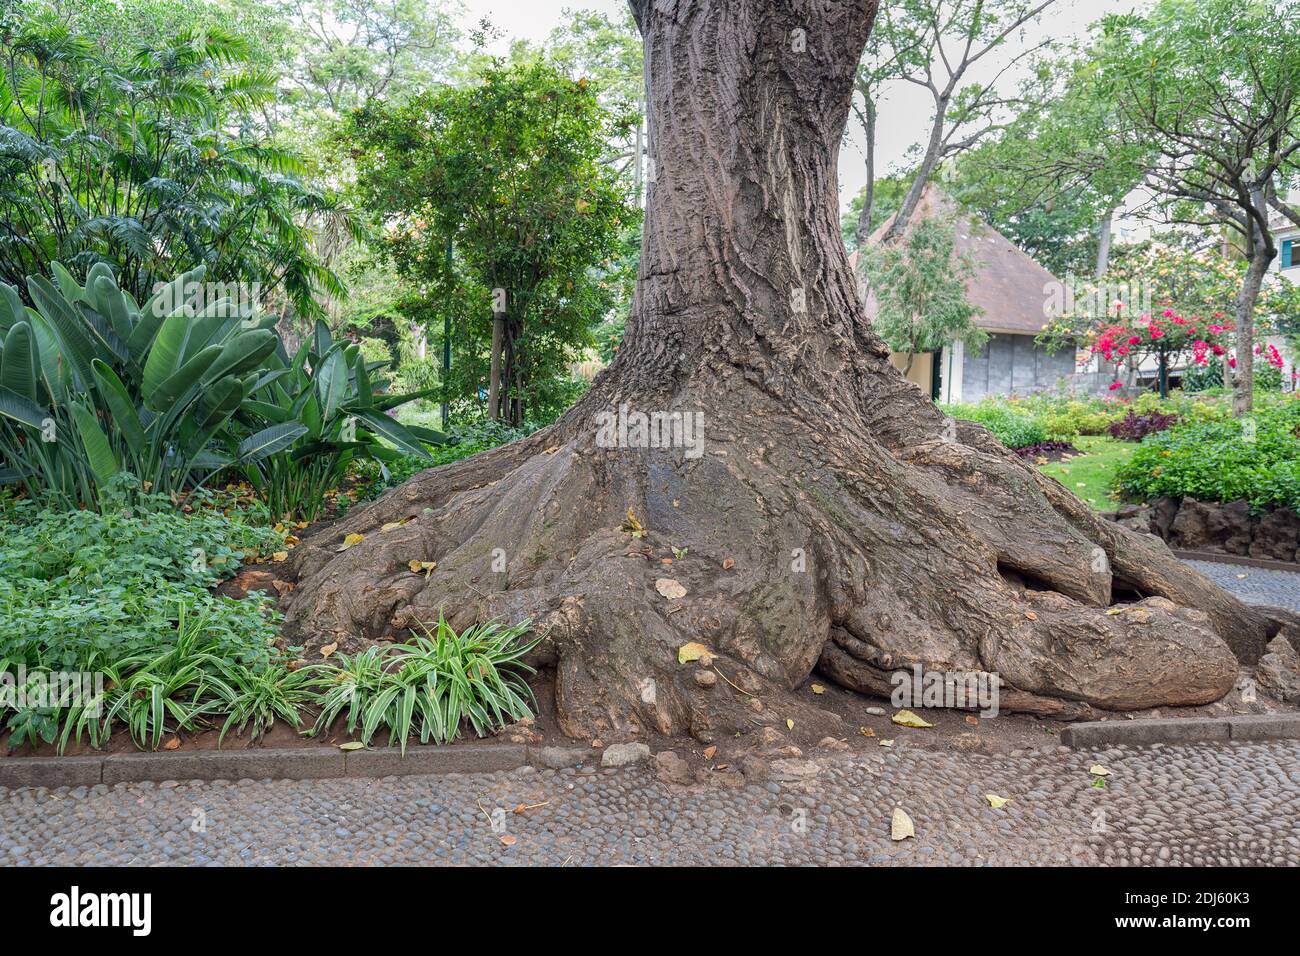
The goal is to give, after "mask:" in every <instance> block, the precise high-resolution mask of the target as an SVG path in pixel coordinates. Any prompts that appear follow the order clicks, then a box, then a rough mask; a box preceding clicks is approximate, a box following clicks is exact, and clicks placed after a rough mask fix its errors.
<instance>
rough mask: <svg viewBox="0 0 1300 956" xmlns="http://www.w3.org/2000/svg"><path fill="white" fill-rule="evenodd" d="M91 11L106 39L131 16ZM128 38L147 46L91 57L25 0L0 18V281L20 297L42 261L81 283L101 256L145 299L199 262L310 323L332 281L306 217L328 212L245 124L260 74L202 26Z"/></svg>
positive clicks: (89, 44) (287, 156)
mask: <svg viewBox="0 0 1300 956" xmlns="http://www.w3.org/2000/svg"><path fill="white" fill-rule="evenodd" d="M163 9H164V11H171V8H170V7H167V6H164V8H163ZM90 12H94V13H95V14H96V15H97V16H98V17H99V19H98V20H96V21H95V22H97V23H98V24H99V25H100V27H101V28H102V29H104V30H107V31H108V32H111V29H110V28H111V27H112V25H113V24H114V23H122V24H126V23H128V22H129V21H131V19H132V18H131V14H130V13H129V12H128V11H125V10H121V9H117V8H110V7H104V6H96V7H95V8H94V9H93V11H87V10H81V11H80V13H81V16H82V17H83V18H89V14H90ZM139 12H140V11H136V13H139ZM130 29H133V30H135V31H136V32H137V33H139V34H140V35H141V36H148V37H149V38H148V40H147V42H144V41H142V42H144V45H142V46H139V47H132V48H130V50H129V53H128V52H127V50H126V49H125V48H123V47H121V46H110V47H109V49H108V51H107V52H105V51H104V50H102V49H101V47H100V46H99V45H98V44H97V43H96V42H95V39H94V38H95V36H96V35H97V34H95V33H93V32H92V33H90V34H89V35H87V34H85V33H83V32H81V30H80V27H79V26H78V23H77V22H76V21H75V20H74V21H72V22H71V25H70V24H69V22H65V18H62V17H61V16H60V15H59V14H58V13H57V12H56V11H54V10H49V9H43V8H41V7H40V5H39V4H21V5H19V6H17V7H10V8H8V9H7V12H6V14H5V19H4V20H3V21H0V230H2V231H3V233H2V235H0V279H3V281H6V282H8V283H10V284H13V285H15V286H17V287H18V288H20V289H21V288H25V283H24V278H25V277H26V276H27V275H31V274H45V273H47V272H48V271H49V269H50V267H51V263H53V262H55V261H61V262H63V263H64V264H66V265H68V266H69V267H70V268H72V269H73V271H74V272H76V273H78V274H82V275H84V274H85V272H86V271H87V270H88V269H89V268H90V267H91V266H92V265H94V264H95V263H99V262H102V263H105V264H107V265H110V266H112V267H113V269H114V271H115V273H116V274H117V275H118V277H119V282H120V283H121V285H122V287H123V288H124V289H125V290H126V291H128V292H130V293H131V294H132V295H133V296H134V297H135V298H136V300H137V301H140V302H143V301H144V300H145V299H147V298H148V297H149V293H150V292H151V291H152V288H153V285H154V284H155V283H156V282H158V281H161V280H164V279H170V277H171V276H173V275H175V274H179V273H180V272H182V271H185V270H187V269H190V268H192V267H194V266H196V265H204V266H206V267H207V278H208V280H209V281H213V282H240V283H246V284H252V283H256V284H257V285H258V286H259V288H260V291H261V293H262V294H263V295H264V296H282V297H283V298H285V299H286V300H287V301H288V302H290V303H292V305H293V306H294V308H296V309H297V310H298V311H299V312H300V313H302V314H304V315H314V314H316V313H317V312H318V311H319V306H318V304H317V300H316V296H317V295H318V294H320V293H322V292H329V293H333V294H338V293H341V292H342V284H341V283H340V281H339V279H338V277H337V275H336V274H335V273H334V272H333V271H332V270H330V269H329V268H327V267H326V266H325V265H324V264H323V263H322V262H321V261H320V259H319V257H318V256H317V255H316V253H315V250H314V249H313V245H312V241H311V236H310V234H309V231H308V230H307V229H306V228H305V225H304V222H305V219H306V218H307V217H309V216H313V215H318V214H321V213H324V212H327V211H333V212H339V206H338V202H337V200H336V198H335V197H334V196H332V195H330V194H328V193H325V192H322V191H320V190H317V189H313V188H311V187H310V186H308V185H307V184H306V183H304V181H303V180H302V178H301V176H300V174H301V172H302V167H301V164H300V163H299V162H298V160H297V158H296V157H295V156H294V155H293V154H291V153H289V152H287V151H285V150H283V149H280V148H279V147H277V146H275V145H274V144H272V143H271V142H270V141H269V140H268V138H267V136H266V135H265V134H264V133H263V132H261V131H260V130H259V129H258V128H257V125H256V124H255V123H254V122H253V121H252V119H251V117H252V115H253V113H254V112H255V111H256V109H257V108H258V107H259V106H260V105H261V104H263V103H265V102H267V101H268V100H270V99H271V98H272V97H273V96H274V94H275V77H274V75H273V74H272V73H270V72H269V71H267V70H266V69H265V68H263V67H262V66H261V65H260V64H258V63H256V62H253V61H252V60H250V58H249V50H248V47H247V45H246V44H245V42H244V41H243V40H242V39H241V38H240V37H238V36H236V35H233V34H227V33H224V32H222V31H220V30H219V29H217V28H216V27H214V26H203V25H198V26H187V27H184V28H182V29H181V30H180V32H178V33H173V34H170V35H167V36H165V37H161V38H160V37H153V33H154V32H155V31H152V30H148V29H146V28H145V26H143V25H141V24H140V23H138V22H134V25H133V26H132V27H131V28H130ZM128 35H129V31H128ZM339 222H340V225H341V227H342V228H345V229H350V228H352V225H353V224H352V221H351V219H350V218H349V217H347V216H346V215H340V216H339Z"/></svg>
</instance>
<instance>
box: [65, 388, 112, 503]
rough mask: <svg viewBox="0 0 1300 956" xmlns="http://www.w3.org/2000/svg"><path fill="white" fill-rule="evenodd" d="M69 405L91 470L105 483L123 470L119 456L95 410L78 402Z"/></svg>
mask: <svg viewBox="0 0 1300 956" xmlns="http://www.w3.org/2000/svg"><path fill="white" fill-rule="evenodd" d="M68 407H69V408H70V409H71V410H72V418H73V421H75V422H76V423H77V431H78V432H79V433H80V434H81V444H82V446H83V447H84V448H85V449H86V460H87V461H89V462H90V470H91V471H92V472H94V474H95V479H96V480H97V481H98V482H99V483H100V484H101V485H105V484H107V483H108V482H109V480H110V479H111V478H112V477H113V476H114V475H116V474H117V473H118V472H119V471H121V465H120V464H119V463H118V460H117V456H116V455H114V454H113V449H112V446H110V445H109V443H108V436H107V435H105V434H104V430H103V429H102V428H100V427H99V422H98V420H97V419H96V418H95V415H94V413H93V412H90V411H87V410H86V408H85V407H84V406H82V405H80V404H78V403H77V402H69V403H68Z"/></svg>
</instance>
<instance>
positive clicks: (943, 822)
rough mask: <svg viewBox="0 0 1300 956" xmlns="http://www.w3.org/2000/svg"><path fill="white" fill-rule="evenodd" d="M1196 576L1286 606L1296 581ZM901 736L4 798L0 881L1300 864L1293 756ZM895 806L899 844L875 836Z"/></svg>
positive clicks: (1293, 603) (1269, 751) (1243, 749)
mask: <svg viewBox="0 0 1300 956" xmlns="http://www.w3.org/2000/svg"><path fill="white" fill-rule="evenodd" d="M1193 564H1194V566H1195V567H1197V568H1198V569H1199V570H1201V571H1203V572H1204V573H1206V574H1208V575H1210V576H1211V577H1213V578H1214V579H1215V580H1217V581H1218V582H1219V583H1220V584H1222V585H1223V586H1224V587H1227V588H1229V589H1231V590H1232V591H1234V592H1236V593H1237V594H1239V595H1241V596H1242V597H1243V599H1245V600H1248V601H1256V602H1262V603H1270V604H1278V605H1284V606H1287V607H1293V608H1296V609H1297V610H1300V575H1292V574H1288V573H1287V572H1281V571H1264V570H1257V569H1253V568H1243V567H1239V566H1236V565H1223V564H1212V563H1207V562H1193ZM1239 574H1245V577H1238V575H1239ZM906 733H912V732H910V731H907V732H903V731H900V736H899V738H898V742H897V744H896V746H895V747H894V748H893V749H891V750H886V749H883V748H882V749H881V750H880V751H879V752H876V751H866V752H859V753H856V754H832V755H829V756H827V755H823V756H819V757H816V758H815V759H809V760H795V761H779V760H778V761H775V762H774V763H772V764H771V771H772V776H771V778H770V779H767V780H763V781H758V780H749V781H747V782H746V783H745V784H744V785H743V786H740V787H736V788H732V789H723V788H719V787H716V786H703V785H697V786H692V787H680V786H672V785H668V784H665V783H662V782H660V781H659V780H658V779H657V777H656V775H655V773H654V770H653V765H649V766H639V767H630V768H624V769H621V770H611V771H597V770H594V769H585V768H579V769H576V770H573V769H570V770H561V771H553V770H541V771H539V770H534V769H532V768H524V769H522V770H517V771H510V772H507V773H497V774H482V775H458V774H452V775H447V776H442V777H390V778H384V779H381V780H319V781H238V782H215V783H202V782H197V781H195V782H179V783H174V784H161V785H154V784H129V785H128V784H120V785H117V786H114V787H107V786H98V787H91V788H86V787H80V788H76V789H71V790H70V789H68V788H60V789H57V790H46V789H43V788H38V789H24V790H5V789H3V788H0V864H5V863H28V864H41V863H53V864H71V865H85V864H119V865H120V864H131V865H148V864H164V863H172V864H199V865H202V864H241V863H242V864H329V863H339V864H360V865H369V864H393V863H396V864H403V863H404V864H423V863H470V864H540V865H564V864H568V865H590V864H598V865H599V864H619V863H630V864H724V865H727V864H842V863H871V864H881V863H907V864H917V863H919V864H945V863H946V864H954V863H957V864H982V863H1005V864H1026V863H1037V864H1098V863H1121V864H1122V863H1142V864H1154V865H1205V864H1270V865H1288V866H1297V865H1300V830H1298V829H1297V827H1296V820H1297V819H1300V742H1296V741H1285V742H1275V743H1269V744H1262V743H1261V744H1234V745H1226V746H1221V745H1200V746H1178V747H1175V746H1163V747H1162V746H1156V747H1152V748H1145V749H1126V748H1122V747H1121V748H1116V749H1112V750H1107V751H1104V752H1100V753H1086V752H1071V751H1067V750H1065V749H1064V748H1057V747H1055V746H1048V747H1045V748H1043V749H1040V750H1031V751H1013V752H1012V753H1011V754H1009V755H1007V754H1002V755H986V754H971V753H958V752H953V751H942V750H931V749H926V748H924V747H921V746H913V745H912V744H911V742H909V741H908V740H907V738H906V736H905V734H906ZM1096 763H1101V764H1103V765H1104V766H1105V767H1106V768H1108V769H1110V770H1111V771H1112V775H1111V776H1109V777H1107V778H1106V784H1107V785H1106V786H1105V787H1104V788H1098V787H1095V786H1094V785H1093V781H1094V779H1095V778H1094V777H1093V776H1092V775H1091V774H1090V773H1089V772H1088V769H1089V767H1091V766H1092V765H1093V764H1096ZM986 794H995V795H997V796H1001V797H1007V798H1010V802H1008V803H1007V804H1006V805H1005V806H1003V807H1002V808H1001V809H996V810H995V809H993V808H992V807H990V806H989V802H988V800H987V799H986ZM519 807H524V808H526V809H523V810H522V811H521V812H515V809H516V808H519ZM895 807H901V808H903V809H904V810H905V811H907V813H908V814H909V815H910V816H911V818H912V820H913V821H914V823H915V828H916V837H915V838H914V839H909V840H905V841H901V842H897V843H895V842H894V841H892V840H891V839H890V835H889V823H890V817H891V815H892V813H893V809H894V808H895Z"/></svg>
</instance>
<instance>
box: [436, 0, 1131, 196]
mask: <svg viewBox="0 0 1300 956" xmlns="http://www.w3.org/2000/svg"><path fill="white" fill-rule="evenodd" d="M461 2H462V3H463V5H464V8H465V13H464V25H465V26H470V25H472V24H475V23H477V22H478V21H479V20H480V19H481V18H483V17H487V18H489V19H490V20H491V21H492V23H493V24H495V25H496V27H497V28H498V29H499V30H500V31H501V32H502V34H503V35H504V36H503V38H502V40H501V41H500V42H499V43H498V44H497V45H496V47H495V48H494V49H495V51H496V52H505V50H506V48H507V47H508V45H509V39H510V38H522V39H528V40H544V39H545V38H546V36H547V34H549V33H550V32H551V30H552V29H554V28H555V27H557V26H559V25H560V24H561V23H563V22H564V14H563V11H564V9H565V8H569V9H595V10H603V11H606V12H608V13H612V14H617V13H621V11H622V10H623V9H624V2H623V0H461ZM884 2H886V3H888V2H889V0H884ZM1139 5H1140V4H1139V2H1138V0H1057V4H1056V6H1055V7H1054V8H1051V9H1050V10H1049V11H1048V12H1047V13H1045V14H1044V16H1043V22H1042V24H1040V25H1039V26H1038V27H1037V28H1036V29H1033V30H1030V31H1028V32H1026V34H1025V35H1024V36H1023V37H1015V38H1012V39H1010V40H1008V41H1007V45H1006V46H1005V47H1004V48H1003V50H1004V52H1003V53H1002V56H1001V57H999V56H998V55H996V54H990V55H989V56H988V57H986V58H985V60H984V61H983V62H982V63H980V64H977V66H978V67H979V69H978V70H974V71H972V74H971V76H972V78H973V79H983V80H988V79H990V78H991V77H992V76H993V75H994V74H995V73H996V72H997V71H998V69H999V67H1000V64H1001V63H1005V58H1006V57H1011V56H1014V55H1015V53H1016V51H1019V50H1022V49H1024V47H1026V46H1029V45H1033V44H1036V43H1038V42H1040V41H1041V40H1043V39H1045V38H1046V36H1047V35H1048V32H1049V31H1050V33H1051V36H1052V37H1053V38H1055V39H1057V40H1062V41H1066V40H1070V39H1072V38H1079V37H1082V36H1084V35H1085V34H1086V33H1087V29H1088V25H1089V24H1090V23H1092V22H1093V21H1095V20H1097V19H1098V18H1100V17H1102V16H1104V15H1106V14H1108V13H1119V12H1123V11H1128V10H1132V9H1134V8H1135V7H1137V6H1139ZM930 114H931V100H930V95H929V93H927V92H926V91H925V90H923V89H921V88H919V87H916V86H912V85H910V84H902V85H900V86H899V87H897V88H894V89H891V90H889V91H888V93H887V94H886V96H885V98H884V100H883V102H882V104H881V110H880V121H879V124H878V125H879V128H878V130H877V140H878V142H877V157H878V159H877V175H884V174H886V173H888V172H890V171H891V169H892V168H893V167H894V166H895V165H896V164H898V163H900V162H902V161H903V159H904V157H905V155H906V153H907V150H908V147H910V146H911V145H912V144H914V143H917V142H919V141H920V140H921V139H922V138H923V137H924V136H925V135H926V134H927V133H928V129H929V126H928V124H929V120H930ZM862 144H863V138H862V134H861V130H860V129H858V128H857V124H856V122H854V121H850V139H849V142H848V143H846V144H845V146H844V148H843V149H842V150H841V152H840V204H841V207H843V206H844V205H846V204H847V203H848V200H849V199H850V198H851V197H852V196H853V195H854V194H856V193H857V192H858V190H860V189H861V188H862V185H863V183H864V182H865V181H866V174H865V170H864V166H863V152H862Z"/></svg>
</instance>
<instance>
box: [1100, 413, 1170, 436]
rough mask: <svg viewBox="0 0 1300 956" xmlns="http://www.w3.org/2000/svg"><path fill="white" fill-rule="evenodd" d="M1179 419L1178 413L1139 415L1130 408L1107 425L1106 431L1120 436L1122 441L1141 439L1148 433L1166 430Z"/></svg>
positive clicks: (1111, 434)
mask: <svg viewBox="0 0 1300 956" xmlns="http://www.w3.org/2000/svg"><path fill="white" fill-rule="evenodd" d="M1177 421H1178V416H1177V415H1165V414H1163V413H1161V412H1147V413H1146V414H1144V415H1139V414H1137V413H1136V412H1135V411H1133V409H1131V408H1130V409H1129V412H1128V414H1127V415H1125V416H1124V417H1123V418H1121V419H1120V420H1119V421H1117V422H1111V423H1110V425H1108V426H1107V428H1106V433H1107V434H1109V435H1110V437H1111V438H1118V439H1120V440H1121V441H1141V440H1142V439H1144V438H1146V437H1147V436H1148V435H1152V434H1155V433H1156V432H1162V431H1164V430H1165V429H1166V428H1169V427H1170V426H1172V425H1173V424H1174V423H1175V422H1177Z"/></svg>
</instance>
